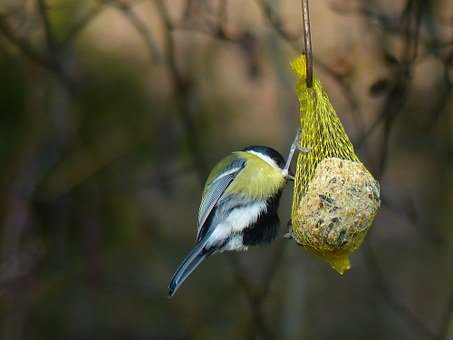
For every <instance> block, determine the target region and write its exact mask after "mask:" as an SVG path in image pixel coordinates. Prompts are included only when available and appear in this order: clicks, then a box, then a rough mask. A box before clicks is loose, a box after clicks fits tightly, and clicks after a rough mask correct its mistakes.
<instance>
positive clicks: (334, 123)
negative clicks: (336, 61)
mask: <svg viewBox="0 0 453 340" xmlns="http://www.w3.org/2000/svg"><path fill="white" fill-rule="evenodd" d="M291 67H292V70H293V72H294V73H295V74H296V76H297V86H296V94H297V97H298V99H299V104H300V113H301V116H300V126H301V131H302V136H301V140H300V146H301V147H302V148H307V149H308V150H309V152H307V153H299V156H298V159H297V168H296V176H295V183H294V194H293V206H292V213H291V217H292V225H293V228H292V229H293V230H292V233H293V237H294V239H295V240H296V241H297V242H298V243H299V244H301V245H303V246H304V247H305V248H306V249H308V250H309V251H310V252H311V253H314V254H315V255H317V256H320V257H321V258H323V259H324V260H326V261H327V262H328V263H330V265H331V266H332V267H333V268H334V269H335V270H336V271H338V272H339V273H341V274H342V273H343V272H344V271H345V270H347V269H349V257H348V256H349V254H350V253H351V252H352V251H354V250H356V249H357V248H358V247H359V246H360V244H361V242H362V240H363V238H364V236H365V234H366V231H367V230H368V228H369V226H370V225H371V223H372V220H373V219H374V216H375V215H376V212H377V209H378V207H379V185H378V183H377V182H376V181H375V180H374V179H373V178H372V176H371V175H370V174H369V172H368V171H367V170H366V169H365V167H364V166H363V165H362V164H361V163H360V160H359V158H358V157H357V155H356V154H355V152H354V147H353V145H352V143H351V141H350V140H349V137H348V136H347V134H346V131H345V130H344V127H343V125H342V123H341V121H340V119H339V118H338V116H337V114H336V112H335V109H334V108H333V106H332V104H331V103H330V100H329V98H328V96H327V93H326V91H325V90H324V89H323V87H322V85H321V83H320V81H319V79H317V78H316V77H314V79H313V86H312V87H311V88H307V85H306V65H305V56H303V55H302V56H299V57H298V58H296V59H295V60H294V61H293V62H292V63H291ZM326 159H338V161H339V162H340V164H339V166H340V168H342V167H343V165H344V164H346V163H344V164H343V163H341V162H343V161H344V162H350V161H352V162H354V163H355V164H357V163H358V164H357V166H358V168H357V167H354V166H352V167H351V166H349V168H350V169H354V170H351V171H353V172H354V173H353V174H341V172H342V171H343V172H344V169H339V170H333V171H336V173H335V174H333V173H332V172H331V173H323V174H322V176H324V178H325V176H340V177H339V178H340V180H341V181H346V182H347V181H348V180H349V179H350V178H355V177H357V176H358V175H359V177H360V178H359V180H358V181H356V182H354V183H352V182H348V183H345V185H341V186H338V187H337V189H336V192H335V193H329V192H328V191H327V192H325V191H322V190H325V188H321V187H319V188H313V185H312V186H310V183H312V184H316V185H318V183H319V178H318V177H317V178H316V181H314V180H313V177H314V175H315V172H316V171H317V168H318V165H319V164H320V162H323V161H324V160H326ZM323 164H324V162H323ZM362 168H363V174H364V175H363V176H361V173H362V171H361V170H362ZM320 169H321V168H318V173H319V170H320ZM355 169H359V170H360V171H359V170H355ZM328 171H331V170H328ZM351 175H352V177H351ZM317 176H318V175H317ZM321 182H322V181H321ZM357 183H360V184H359V185H357ZM309 188H310V190H309V193H308V194H307V190H308V189H309ZM343 188H348V189H344V190H350V189H352V190H353V191H355V190H357V193H360V194H362V195H363V197H365V199H360V201H357V200H355V199H354V197H353V196H351V195H349V193H348V192H344V195H342V194H343V192H341V191H342V190H343ZM372 192H376V194H373V193H372ZM338 193H340V195H338ZM306 194H307V196H306V197H305V195H306ZM324 194H326V195H324ZM329 195H330V196H331V197H335V199H336V200H337V202H336V203H338V206H336V207H335V209H338V210H337V211H335V212H334V213H332V212H330V211H327V210H325V215H322V213H320V211H321V210H322V209H319V205H318V204H320V205H322V204H323V202H322V200H323V199H324V196H326V200H328V201H329V200H330V198H329V197H327V196H329ZM373 195H374V196H375V198H376V199H374V197H373ZM318 196H319V197H320V198H318ZM368 196H369V197H371V199H370V201H369V202H368ZM340 197H344V199H342V198H340ZM356 197H358V196H356ZM318 199H319V200H320V201H318ZM308 205H312V208H310V207H308V208H307V206H308ZM359 206H360V207H359ZM363 207H365V208H363ZM320 214H321V215H320ZM341 214H343V215H341ZM326 218H328V219H329V221H326ZM331 221H334V222H335V223H336V224H335V227H332V225H333V224H332V223H331ZM347 221H349V222H347ZM336 232H338V236H339V237H340V236H341V237H344V238H345V239H344V243H343V242H340V244H341V246H339V247H337V248H335V247H332V246H331V239H332V235H337V234H335V233H336ZM345 235H346V236H345ZM348 235H349V236H348ZM313 239H317V241H316V242H312V241H310V240H313Z"/></svg>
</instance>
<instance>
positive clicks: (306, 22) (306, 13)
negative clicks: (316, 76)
mask: <svg viewBox="0 0 453 340" xmlns="http://www.w3.org/2000/svg"><path fill="white" fill-rule="evenodd" d="M302 18H303V27H304V45H305V57H306V60H307V63H306V67H307V70H306V71H307V87H312V86H313V50H312V44H311V27H310V10H309V8H308V0H302Z"/></svg>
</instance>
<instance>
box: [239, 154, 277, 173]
mask: <svg viewBox="0 0 453 340" xmlns="http://www.w3.org/2000/svg"><path fill="white" fill-rule="evenodd" d="M247 152H249V153H251V154H252V155H255V156H256V157H259V158H261V159H262V160H263V161H265V162H266V163H267V164H269V165H270V166H272V167H274V168H277V169H280V167H279V166H278V165H277V163H275V161H274V160H273V159H272V158H270V157H269V156H266V155H263V154H262V153H259V152H256V151H252V150H249V151H247Z"/></svg>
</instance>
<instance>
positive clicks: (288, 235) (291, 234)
mask: <svg viewBox="0 0 453 340" xmlns="http://www.w3.org/2000/svg"><path fill="white" fill-rule="evenodd" d="M286 226H287V227H288V232H287V233H286V234H285V235H283V238H285V239H287V240H290V239H292V238H293V228H292V226H293V223H292V221H291V220H289V221H288V223H286Z"/></svg>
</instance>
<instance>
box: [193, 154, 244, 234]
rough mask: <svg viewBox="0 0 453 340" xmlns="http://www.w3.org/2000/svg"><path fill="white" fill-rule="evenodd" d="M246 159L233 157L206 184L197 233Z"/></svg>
mask: <svg viewBox="0 0 453 340" xmlns="http://www.w3.org/2000/svg"><path fill="white" fill-rule="evenodd" d="M245 163H246V161H245V160H244V159H241V158H234V159H233V160H232V161H231V162H230V163H229V164H228V165H227V166H226V167H225V169H224V171H223V172H222V173H221V174H220V175H219V176H217V177H215V178H214V179H213V180H212V181H211V182H210V183H208V184H207V186H206V189H205V192H204V195H203V197H202V199H201V204H200V209H199V211H198V232H197V240H198V238H199V235H200V233H201V231H202V229H204V227H205V226H204V224H205V223H206V220H207V219H208V217H209V214H210V213H211V211H212V209H214V207H215V206H216V204H217V202H218V201H219V200H220V199H221V198H222V195H223V194H224V192H225V190H226V189H227V188H228V186H229V185H230V184H231V182H233V180H234V179H235V178H236V176H237V175H238V173H239V172H240V171H241V170H242V169H243V168H244V166H245Z"/></svg>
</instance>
